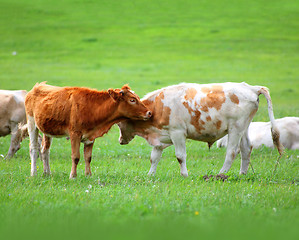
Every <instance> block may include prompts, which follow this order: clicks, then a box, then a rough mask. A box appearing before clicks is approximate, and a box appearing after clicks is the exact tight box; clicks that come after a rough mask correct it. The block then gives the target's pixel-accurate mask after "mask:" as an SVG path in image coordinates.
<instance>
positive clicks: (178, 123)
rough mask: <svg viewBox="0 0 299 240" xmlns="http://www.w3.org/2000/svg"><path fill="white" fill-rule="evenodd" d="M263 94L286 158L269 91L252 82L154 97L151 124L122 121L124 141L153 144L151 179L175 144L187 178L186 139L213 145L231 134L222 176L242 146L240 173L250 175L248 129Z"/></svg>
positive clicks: (191, 86) (178, 89)
mask: <svg viewBox="0 0 299 240" xmlns="http://www.w3.org/2000/svg"><path fill="white" fill-rule="evenodd" d="M260 94H263V95H264V96H265V97H266V99H267V102H268V113H269V118H270V120H271V125H272V136H273V141H274V143H275V145H276V146H277V147H278V150H279V153H280V154H281V153H282V151H283V146H282V145H281V144H280V142H279V131H278V129H277V127H276V124H275V120H274V115H273V111H272V103H271V98H270V95H269V92H268V90H267V88H265V87H260V86H250V85H248V84H246V83H222V84H220V83H219V84H195V83H182V84H179V85H175V86H169V87H166V88H162V89H160V90H157V91H154V92H152V93H149V94H147V95H146V96H145V97H144V98H143V99H142V102H143V103H144V104H145V106H147V107H148V108H149V109H150V110H151V111H152V114H153V116H152V118H151V119H150V120H148V121H145V122H144V121H136V120H126V121H123V122H121V123H119V124H118V126H119V128H120V138H119V142H120V144H128V143H129V142H130V141H131V140H132V139H133V138H134V136H135V135H138V136H141V137H143V138H145V139H146V140H147V142H148V143H149V144H150V145H152V146H153V150H152V153H151V168H150V170H149V175H152V174H155V172H156V169H157V164H158V162H159V161H160V158H161V155H162V151H163V149H165V148H166V147H168V146H170V145H172V144H173V145H174V146H175V154H176V157H177V160H178V162H179V163H180V167H181V175H183V176H185V177H187V176H188V171H187V168H186V138H189V139H194V140H198V141H204V142H207V143H208V144H209V146H211V145H212V144H213V143H214V142H215V141H217V140H218V139H219V138H221V137H223V136H224V135H226V134H228V139H229V140H228V148H227V153H226V157H225V162H224V165H223V167H222V168H221V170H220V173H225V172H227V171H228V170H229V169H230V167H231V165H232V162H233V160H234V159H235V157H236V154H237V149H238V147H239V145H240V147H241V157H242V163H241V169H240V174H246V173H247V170H248V165H249V162H250V154H251V147H250V143H249V139H248V126H249V123H250V122H251V121H252V118H253V117H254V115H255V113H256V112H257V110H258V105H259V95H260Z"/></svg>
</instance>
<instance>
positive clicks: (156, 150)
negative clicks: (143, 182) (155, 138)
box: [148, 146, 163, 176]
mask: <svg viewBox="0 0 299 240" xmlns="http://www.w3.org/2000/svg"><path fill="white" fill-rule="evenodd" d="M162 152H163V147H162V146H157V147H153V149H152V153H151V169H150V170H149V172H148V175H149V176H151V175H155V173H156V170H157V166H158V163H159V161H160V159H161V156H162Z"/></svg>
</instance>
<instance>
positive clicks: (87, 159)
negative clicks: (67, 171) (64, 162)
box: [84, 142, 94, 176]
mask: <svg viewBox="0 0 299 240" xmlns="http://www.w3.org/2000/svg"><path fill="white" fill-rule="evenodd" d="M93 144H94V142H92V143H89V144H84V160H85V175H86V176H91V169H90V163H91V155H92V148H93Z"/></svg>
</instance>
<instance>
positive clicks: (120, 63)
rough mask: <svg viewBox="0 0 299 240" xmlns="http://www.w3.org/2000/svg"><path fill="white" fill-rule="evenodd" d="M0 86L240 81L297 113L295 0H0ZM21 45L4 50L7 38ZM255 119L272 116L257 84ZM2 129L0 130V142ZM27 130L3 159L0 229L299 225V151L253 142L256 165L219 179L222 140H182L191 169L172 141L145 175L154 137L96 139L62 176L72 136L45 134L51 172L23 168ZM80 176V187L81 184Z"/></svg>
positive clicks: (283, 232)
mask: <svg viewBox="0 0 299 240" xmlns="http://www.w3.org/2000/svg"><path fill="white" fill-rule="evenodd" d="M0 6H1V7H0V33H1V37H0V73H1V74H0V89H26V90H30V89H31V88H32V86H33V85H34V84H35V83H36V82H41V81H47V82H48V83H49V84H52V85H59V86H65V85H71V86H88V87H92V88H97V89H107V88H110V87H115V88H116V87H121V86H122V85H123V84H125V83H129V84H130V86H131V87H132V89H133V90H135V92H136V93H137V94H139V95H140V96H143V95H144V94H146V93H147V92H149V91H153V90H155V89H157V88H160V87H164V86H167V85H171V84H177V83H180V82H197V83H211V82H226V81H232V82H242V81H245V82H247V83H249V84H253V85H264V86H267V87H268V88H269V89H270V92H271V97H272V101H273V105H274V113H275V117H276V118H280V117H284V116H299V108H298V105H299V79H298V76H299V68H298V62H299V54H298V53H299V48H298V40H299V32H298V29H299V17H298V16H299V4H298V3H297V2H296V1H295V0H287V1H278V0H277V1H276V0H273V1H267V0H253V1H243V0H240V1H203V0H202V1H201V0H199V1H195V0H194V1H179V0H173V1H156V0H153V1H145V0H139V1H137V0H135V1H124V0H119V1H111V0H110V1H104V0H100V1H95V0H94V1H92V0H89V1H83V0H77V1H70V0H64V1H57V0H52V1H48V0H43V1H42V0H31V1H22V0H0ZM14 51H15V52H17V54H16V55H13V54H12V53H13V52H14ZM255 120H256V121H268V113H267V107H266V101H265V99H264V98H263V97H261V98H260V108H259V111H258V113H257V115H256V117H255ZM9 141H10V137H5V138H0V154H3V155H5V154H6V153H7V151H8V148H9ZM28 145H29V143H28V140H25V141H24V142H23V143H22V148H21V149H20V150H19V151H18V153H17V154H16V157H15V158H13V159H12V160H10V161H7V160H4V159H0V233H1V236H7V237H8V238H29V237H31V238H41V237H45V236H48V237H49V238H50V237H51V238H53V237H54V238H84V237H94V236H98V237H109V238H117V239H129V238H130V239H131V238H136V239H142V238H143V239H153V238H163V239H164V238H169V239H182V238H194V239H198V238H207V237H208V238H212V239H215V238H225V239H230V238H250V239H255V238H260V239H295V238H297V236H298V234H299V230H298V225H299V220H298V219H299V200H298V196H299V195H298V183H299V151H298V150H296V151H291V150H287V151H286V153H285V155H284V156H283V157H282V159H281V160H280V165H278V167H277V170H276V172H275V174H273V170H274V166H275V163H276V159H277V156H278V153H277V151H276V150H271V149H266V148H262V149H259V150H254V151H253V153H252V164H253V166H254V169H255V174H253V173H252V171H251V170H249V173H248V174H247V175H246V176H239V175H238V169H239V167H240V158H239V157H238V158H237V159H236V160H235V162H234V164H233V167H232V169H231V171H230V172H229V174H228V175H229V176H230V178H229V179H228V181H226V182H221V181H213V180H210V181H208V182H206V181H205V180H204V179H203V178H202V176H203V175H206V174H217V173H218V171H219V170H220V168H221V166H222V164H223V162H224V156H225V150H224V149H217V148H216V147H215V146H213V147H212V148H211V150H210V151H209V150H208V147H207V145H206V144H204V143H200V142H195V141H188V143H187V154H188V159H187V167H188V170H189V175H190V176H189V177H188V178H187V179H183V178H182V177H180V175H179V164H178V163H177V161H176V159H175V156H174V148H173V147H170V148H169V149H166V150H165V152H164V154H163V158H162V160H161V162H160V163H159V166H158V169H157V174H156V176H155V177H147V175H146V174H147V171H148V170H149V168H150V162H149V157H150V151H151V147H150V146H149V145H147V143H146V142H145V140H143V139H140V138H136V139H134V141H132V142H131V143H130V144H129V145H127V146H120V145H119V144H118V129H117V127H113V128H112V129H111V131H110V132H109V133H108V134H107V135H105V136H104V137H103V138H100V139H97V141H96V143H95V147H94V151H93V161H92V172H93V176H92V177H88V178H86V177H85V176H84V161H82V159H81V161H80V164H79V167H78V178H77V179H76V180H69V179H68V176H69V173H70V168H71V160H70V154H71V152H70V142H69V141H67V140H65V139H54V141H53V145H52V148H51V160H50V166H51V170H52V175H51V176H50V177H43V176H42V163H41V162H40V161H39V162H38V166H39V168H38V175H37V176H36V177H34V178H31V177H30V158H29V149H28V148H29V146H28ZM87 190H88V192H87Z"/></svg>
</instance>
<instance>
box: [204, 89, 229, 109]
mask: <svg viewBox="0 0 299 240" xmlns="http://www.w3.org/2000/svg"><path fill="white" fill-rule="evenodd" d="M201 91H202V92H203V93H206V94H207V96H206V97H204V98H202V99H201V100H200V109H201V110H202V111H204V112H208V111H209V108H216V110H220V109H221V107H222V104H223V103H224V102H225V100H226V98H225V94H224V91H223V87H222V86H220V85H213V86H212V87H211V88H208V87H203V88H202V89H201Z"/></svg>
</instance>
